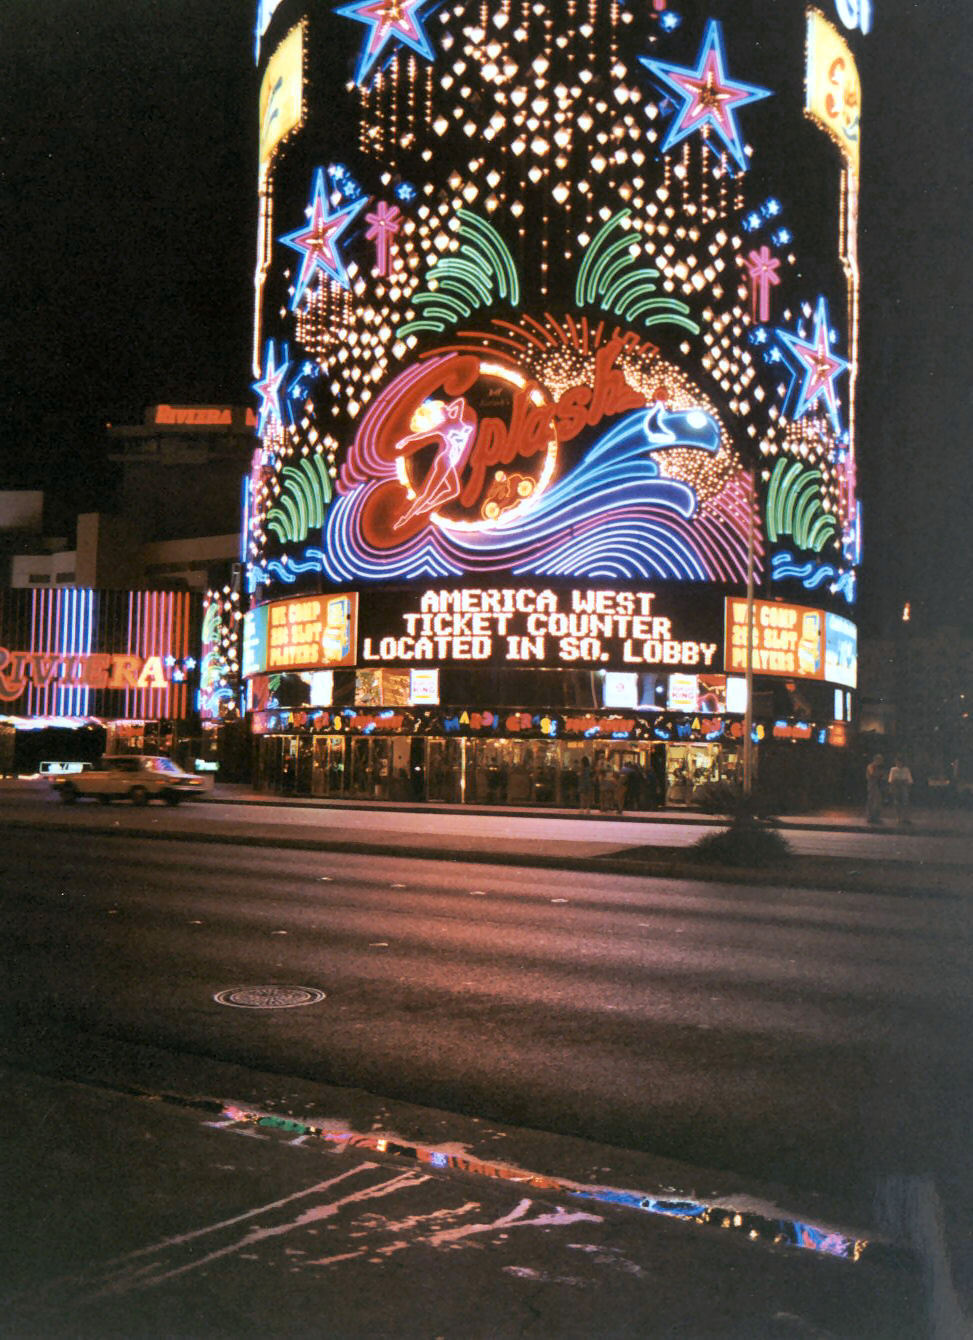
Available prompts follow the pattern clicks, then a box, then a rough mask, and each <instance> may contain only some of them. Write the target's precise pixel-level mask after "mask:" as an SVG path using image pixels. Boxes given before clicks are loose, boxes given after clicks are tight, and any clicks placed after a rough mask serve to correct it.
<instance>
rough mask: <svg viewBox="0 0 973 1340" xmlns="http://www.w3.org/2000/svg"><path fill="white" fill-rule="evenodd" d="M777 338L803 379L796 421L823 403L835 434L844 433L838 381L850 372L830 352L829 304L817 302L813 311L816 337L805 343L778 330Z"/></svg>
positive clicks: (796, 336)
mask: <svg viewBox="0 0 973 1340" xmlns="http://www.w3.org/2000/svg"><path fill="white" fill-rule="evenodd" d="M776 334H777V336H778V338H779V339H780V341H781V342H782V344H783V345H784V348H785V351H787V352H789V353H790V354H791V355H792V357H793V362H794V364H796V367H795V368H794V372H795V378H796V377H801V379H802V380H801V389H800V391H799V393H798V397H797V405H796V406H795V409H794V418H795V419H800V418H801V417H802V416H803V415H804V414H806V413H807V412H808V410H809V409H810V408H811V407H812V406H813V405H814V404H815V403H816V402H817V401H818V400H821V399H823V400H824V403H825V407H826V408H827V411H828V417H829V418H830V420H831V424H832V427H833V428H834V430H835V432H836V433H840V432H841V431H842V429H841V420H840V417H839V415H838V397H837V394H836V392H835V379H836V378H837V377H838V376H840V374H841V373H842V372H847V371H848V368H849V366H850V365H849V364H848V363H847V362H846V361H845V359H843V358H839V357H838V355H837V354H835V353H833V352H832V350H831V340H832V338H833V335H832V332H831V330H830V328H829V326H828V304H827V302H826V301H825V299H824V298H823V297H820V298H818V305H817V307H816V308H815V311H814V334H813V336H812V338H811V339H810V340H805V339H802V338H801V337H800V335H797V334H794V333H793V332H791V331H789V330H780V329H778V330H777V332H776ZM791 389H793V383H792V387H791ZM788 394H790V392H788Z"/></svg>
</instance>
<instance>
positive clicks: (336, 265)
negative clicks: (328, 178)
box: [280, 168, 368, 311]
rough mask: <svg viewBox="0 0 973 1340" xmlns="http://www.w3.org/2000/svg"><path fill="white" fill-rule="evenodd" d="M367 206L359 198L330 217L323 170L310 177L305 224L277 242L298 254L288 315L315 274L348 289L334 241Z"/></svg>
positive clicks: (348, 285) (364, 201)
mask: <svg viewBox="0 0 973 1340" xmlns="http://www.w3.org/2000/svg"><path fill="white" fill-rule="evenodd" d="M367 204H368V197H367V196H361V197H359V199H358V200H352V201H351V203H350V204H347V205H343V206H342V207H341V208H340V209H336V210H335V212H334V213H333V214H332V213H331V208H330V205H329V203H328V192H327V188H326V186H325V183H324V170H323V168H318V170H317V172H316V173H315V174H314V189H313V191H312V192H311V203H310V219H309V221H308V223H307V224H306V225H305V227H303V228H296V229H295V230H294V232H292V233H285V234H284V236H283V237H282V238H281V239H280V240H281V241H282V242H283V243H284V244H285V246H288V247H293V248H294V250H295V251H299V252H300V253H301V270H300V274H299V275H298V276H297V282H296V283H295V285H294V297H293V300H292V301H291V311H296V310H297V305H298V303H299V302H300V300H301V298H302V296H303V294H304V290H305V289H306V288H307V286H308V284H309V283H310V282H311V280H312V279H313V278H314V276H315V274H316V273H317V272H318V271H319V270H321V271H322V272H323V273H324V274H326V275H327V276H328V278H329V279H333V280H334V281H335V283H337V284H340V285H341V287H342V288H351V281H350V280H349V278H348V271H347V270H346V269H345V263H344V261H343V260H342V259H341V253H340V252H339V251H338V238H339V237H340V236H341V234H342V233H343V232H344V231H345V229H346V228H347V227H348V225H349V224H350V223H351V221H352V219H354V218H355V216H356V215H357V214H359V213H360V212H361V210H363V209H364V208H365V206H366V205H367Z"/></svg>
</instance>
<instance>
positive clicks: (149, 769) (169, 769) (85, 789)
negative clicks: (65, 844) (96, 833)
mask: <svg viewBox="0 0 973 1340" xmlns="http://www.w3.org/2000/svg"><path fill="white" fill-rule="evenodd" d="M51 785H52V787H53V788H54V790H55V791H56V792H57V794H58V795H59V796H60V797H61V799H62V800H63V801H64V803H65V805H73V804H74V802H75V801H76V800H77V799H78V798H79V797H84V796H92V797H95V798H97V799H98V800H99V801H100V802H101V803H102V805H108V804H110V803H111V802H112V801H113V800H130V801H131V802H132V804H133V805H147V804H148V803H149V801H150V800H151V799H152V798H153V796H155V797H157V798H158V799H159V800H164V801H165V802H166V804H167V805H178V804H179V802H180V801H181V800H185V799H187V798H188V799H192V798H193V797H194V796H198V795H200V793H201V792H202V789H203V782H202V779H201V778H199V777H193V776H192V775H191V774H190V773H188V772H183V770H182V768H179V767H177V766H176V764H175V763H173V761H172V759H171V758H156V757H155V756H154V755H150V754H119V755H117V756H113V757H109V758H103V759H102V760H101V762H100V763H99V765H98V767H97V768H91V769H88V770H86V771H84V772H77V773H73V774H72V775H71V776H68V777H55V779H54V781H53V782H52V783H51Z"/></svg>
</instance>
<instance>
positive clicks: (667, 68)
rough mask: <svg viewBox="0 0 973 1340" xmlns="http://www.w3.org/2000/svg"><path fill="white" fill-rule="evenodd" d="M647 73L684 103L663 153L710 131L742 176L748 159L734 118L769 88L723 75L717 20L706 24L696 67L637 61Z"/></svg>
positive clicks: (765, 95)
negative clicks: (666, 86)
mask: <svg viewBox="0 0 973 1340" xmlns="http://www.w3.org/2000/svg"><path fill="white" fill-rule="evenodd" d="M639 60H640V61H641V63H642V64H643V65H644V66H645V68H646V69H647V70H648V71H649V72H650V73H651V74H653V75H655V77H656V78H657V79H661V80H662V82H663V83H664V84H666V85H668V87H669V88H671V89H672V90H673V92H674V93H677V94H678V95H679V97H680V98H681V99H682V106H681V107H680V108H679V110H678V111H677V113H676V115H675V117H674V119H673V122H672V125H671V126H670V127H669V133H668V135H667V136H666V138H665V141H664V143H663V145H662V152H663V153H667V152H668V151H669V150H670V149H671V148H672V146H673V145H674V144H678V143H679V142H680V140H684V139H686V138H687V136H689V135H692V134H693V132H694V131H697V130H700V131H702V132H703V133H704V134H706V132H707V131H709V130H714V131H715V132H716V134H717V135H718V136H719V137H720V139H721V140H722V141H723V143H724V144H725V145H726V147H727V149H728V150H729V151H730V153H731V154H732V156H733V158H734V159H735V161H736V163H737V166H738V167H739V168H740V171H741V172H746V170H747V155H746V151H745V149H744V147H743V141H742V140H741V138H740V127H739V124H738V123H737V118H736V113H737V112H738V111H739V109H740V108H741V107H746V106H747V104H748V103H751V102H759V101H760V99H761V98H769V97H770V95H771V91H772V90H771V89H769V88H760V87H758V85H756V84H743V83H740V82H739V81H738V80H734V79H730V78H728V76H727V73H726V52H725V50H724V48H723V29H722V27H721V25H720V23H719V21H718V20H717V19H710V21H709V23H708V24H707V25H706V35H705V37H704V38H703V45H702V47H701V48H700V52H699V57H698V61H697V65H696V68H695V69H694V70H687V69H686V68H685V67H684V66H682V65H670V64H668V63H667V62H666V61H661V60H653V59H651V58H650V57H649V56H639Z"/></svg>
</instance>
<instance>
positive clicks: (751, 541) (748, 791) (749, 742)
mask: <svg viewBox="0 0 973 1340" xmlns="http://www.w3.org/2000/svg"><path fill="white" fill-rule="evenodd" d="M756 474H757V471H756V467H754V468H753V469H751V471H750V480H749V489H748V491H747V678H746V693H747V701H746V706H745V708H744V714H743V799H744V801H745V803H746V807H747V809H748V810H749V808H750V801H751V798H752V796H753V569H754V558H755V554H754V551H755V548H756V528H757V521H756V501H757V499H756Z"/></svg>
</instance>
